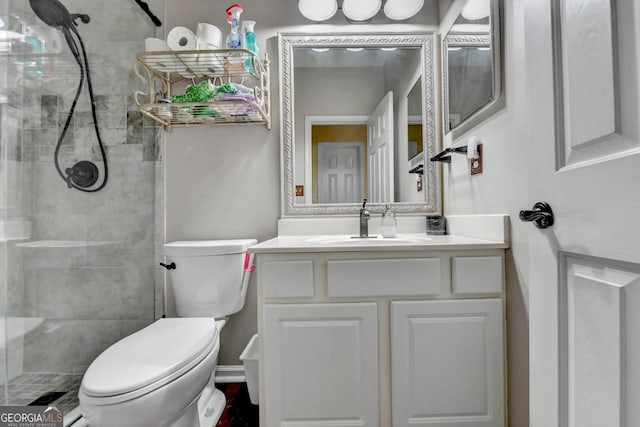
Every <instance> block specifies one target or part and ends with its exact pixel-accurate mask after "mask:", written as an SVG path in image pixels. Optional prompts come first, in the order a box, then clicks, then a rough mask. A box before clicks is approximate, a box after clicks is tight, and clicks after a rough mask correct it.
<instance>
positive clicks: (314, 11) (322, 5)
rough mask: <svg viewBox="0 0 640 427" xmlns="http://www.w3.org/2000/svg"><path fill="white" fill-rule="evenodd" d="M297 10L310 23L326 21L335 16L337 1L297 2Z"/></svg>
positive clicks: (304, 0)
mask: <svg viewBox="0 0 640 427" xmlns="http://www.w3.org/2000/svg"><path fill="white" fill-rule="evenodd" d="M298 10H299V11H300V13H301V14H302V16H304V17H305V18H307V19H309V20H311V21H326V20H327V19H329V18H331V17H332V16H333V15H335V14H336V12H337V10H338V2H337V0H299V1H298Z"/></svg>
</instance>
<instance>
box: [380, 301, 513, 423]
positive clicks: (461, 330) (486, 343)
mask: <svg viewBox="0 0 640 427" xmlns="http://www.w3.org/2000/svg"><path fill="white" fill-rule="evenodd" d="M502 319H503V315H502V300H501V299H485V300H482V299H478V300H458V301H394V302H392V303H391V360H392V366H391V371H392V398H393V406H392V408H393V409H392V412H393V427H410V426H429V427H502V426H504V408H505V405H504V367H503V351H504V350H503V349H504V346H503V333H502V331H503V320H502Z"/></svg>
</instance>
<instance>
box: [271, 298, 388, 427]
mask: <svg viewBox="0 0 640 427" xmlns="http://www.w3.org/2000/svg"><path fill="white" fill-rule="evenodd" d="M377 336H378V333H377V308H376V304H375V303H356V304H305V305H299V304H290V305H279V304H266V305H265V306H264V359H263V360H264V370H265V372H264V381H265V387H264V390H266V392H265V393H266V395H265V399H264V403H265V418H266V423H265V425H267V426H270V427H276V426H285V425H286V426H318V427H319V426H347V425H354V426H371V427H374V426H375V427H377V425H378V338H377Z"/></svg>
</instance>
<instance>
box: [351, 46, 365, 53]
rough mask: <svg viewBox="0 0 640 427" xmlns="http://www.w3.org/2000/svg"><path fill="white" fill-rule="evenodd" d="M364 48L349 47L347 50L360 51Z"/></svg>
mask: <svg viewBox="0 0 640 427" xmlns="http://www.w3.org/2000/svg"><path fill="white" fill-rule="evenodd" d="M363 49H364V48H363V47H348V48H347V50H348V51H349V52H360V51H362V50H363Z"/></svg>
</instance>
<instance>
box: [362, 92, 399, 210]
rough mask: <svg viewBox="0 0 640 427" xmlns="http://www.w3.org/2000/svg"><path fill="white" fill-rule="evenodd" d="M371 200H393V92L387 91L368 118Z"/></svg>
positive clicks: (382, 201)
mask: <svg viewBox="0 0 640 427" xmlns="http://www.w3.org/2000/svg"><path fill="white" fill-rule="evenodd" d="M367 136H368V139H369V146H368V154H369V161H368V162H369V165H368V166H369V201H370V202H376V203H387V202H393V186H394V175H393V162H394V160H393V92H387V94H386V95H385V97H384V98H382V101H380V104H378V106H377V107H376V109H375V110H373V113H371V115H370V116H369V120H367Z"/></svg>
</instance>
